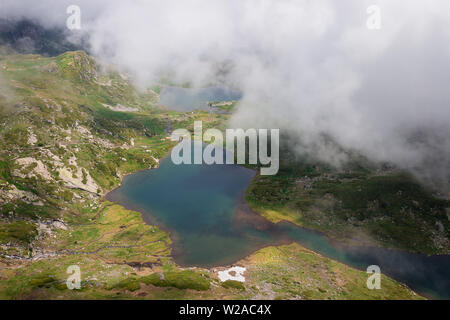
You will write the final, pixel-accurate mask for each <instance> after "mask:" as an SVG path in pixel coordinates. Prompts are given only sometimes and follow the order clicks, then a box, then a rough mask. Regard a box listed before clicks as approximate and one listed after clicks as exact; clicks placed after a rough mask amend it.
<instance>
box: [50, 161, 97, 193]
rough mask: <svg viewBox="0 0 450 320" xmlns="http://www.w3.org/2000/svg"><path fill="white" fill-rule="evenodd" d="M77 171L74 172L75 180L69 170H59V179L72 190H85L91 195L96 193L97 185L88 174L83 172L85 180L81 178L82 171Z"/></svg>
mask: <svg viewBox="0 0 450 320" xmlns="http://www.w3.org/2000/svg"><path fill="white" fill-rule="evenodd" d="M77 169H78V171H77V172H75V176H76V177H75V178H74V175H73V173H72V172H71V171H69V169H67V168H65V167H64V168H59V169H58V172H59V178H60V179H61V180H63V181H64V182H65V184H66V186H67V187H69V188H72V189H81V190H85V191H88V192H91V193H97V191H98V190H99V186H98V185H97V183H95V181H94V179H92V177H91V175H90V174H89V172H87V171H85V174H86V178H85V179H84V178H83V171H82V170H81V169H80V168H78V167H77Z"/></svg>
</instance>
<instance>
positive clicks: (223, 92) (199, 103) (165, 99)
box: [159, 86, 242, 111]
mask: <svg viewBox="0 0 450 320" xmlns="http://www.w3.org/2000/svg"><path fill="white" fill-rule="evenodd" d="M241 98H242V94H241V93H240V92H239V91H237V90H233V89H230V88H227V87H221V86H219V87H208V88H199V89H191V88H180V87H164V88H163V89H162V90H161V94H160V98H159V104H161V105H163V106H166V107H167V108H169V109H171V110H177V111H193V110H195V109H201V110H208V108H209V107H208V104H207V103H208V102H211V101H231V100H239V99H241Z"/></svg>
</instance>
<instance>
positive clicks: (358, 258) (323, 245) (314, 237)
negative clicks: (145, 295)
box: [106, 156, 450, 299]
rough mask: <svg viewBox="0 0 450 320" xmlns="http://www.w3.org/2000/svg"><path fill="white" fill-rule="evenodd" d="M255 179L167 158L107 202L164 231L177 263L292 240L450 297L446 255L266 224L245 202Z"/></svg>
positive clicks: (214, 262)
mask: <svg viewBox="0 0 450 320" xmlns="http://www.w3.org/2000/svg"><path fill="white" fill-rule="evenodd" d="M255 174H256V172H255V171H253V170H250V169H247V168H244V167H241V166H237V165H206V164H203V165H184V164H182V165H174V164H173V163H172V161H171V159H170V156H168V157H166V158H164V159H163V160H162V161H161V163H160V167H159V168H158V169H154V170H144V171H140V172H137V173H135V174H132V175H128V176H126V177H125V178H124V179H123V183H122V186H121V187H120V188H117V189H115V190H113V191H111V192H110V193H108V194H107V195H106V199H108V200H110V201H114V202H118V203H119V204H121V205H123V206H124V207H126V208H128V209H131V210H136V211H139V212H141V213H142V215H143V218H144V220H145V221H146V222H147V223H149V224H156V225H158V226H160V227H161V228H162V229H163V230H166V231H169V232H170V236H171V238H172V240H173V242H174V244H173V257H174V260H175V261H176V262H177V263H178V264H180V265H182V266H201V267H212V266H224V265H228V264H232V263H234V262H236V261H238V260H240V259H242V258H244V257H246V256H247V255H249V254H251V253H252V252H254V251H256V250H257V249H259V248H262V247H264V246H267V245H277V244H284V243H290V242H292V241H296V242H298V243H299V244H301V245H302V246H304V247H306V248H309V249H311V250H313V251H315V252H317V253H320V254H322V255H325V256H327V257H330V258H332V259H335V260H338V261H340V262H343V263H345V264H347V265H350V266H353V267H356V268H359V269H361V270H365V269H366V268H367V267H368V266H369V265H372V264H375V265H378V266H380V268H381V271H382V272H383V273H384V274H387V275H389V276H391V277H392V278H394V279H396V280H398V281H400V282H403V283H405V284H407V285H408V286H409V287H410V288H412V289H414V290H416V291H417V292H419V293H421V294H424V295H427V296H429V297H433V298H445V299H450V256H448V255H445V256H444V255H443V256H425V255H420V254H412V253H407V252H403V251H396V250H387V249H382V248H369V247H350V246H344V245H341V244H339V243H337V242H335V241H331V240H330V239H328V238H327V237H326V236H324V235H323V234H321V233H318V232H314V231H311V230H308V229H305V228H301V227H297V226H295V225H293V224H291V223H287V222H281V223H278V224H273V223H270V222H269V221H267V220H266V219H264V218H262V217H261V216H259V215H258V214H256V213H254V212H252V211H251V210H250V209H249V208H248V206H247V205H246V204H245V202H244V201H243V196H244V191H245V189H246V188H247V187H248V185H249V183H250V181H251V179H252V178H253V177H254V176H255Z"/></svg>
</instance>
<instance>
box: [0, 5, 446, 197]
mask: <svg viewBox="0 0 450 320" xmlns="http://www.w3.org/2000/svg"><path fill="white" fill-rule="evenodd" d="M71 4H76V5H78V6H79V7H80V8H81V13H82V28H81V30H76V31H68V37H69V39H77V38H79V37H80V36H88V39H89V45H90V51H91V52H92V53H93V54H94V55H96V56H97V57H99V58H100V59H102V60H104V61H106V62H108V63H112V64H115V65H117V66H118V67H119V68H121V69H122V70H123V71H126V72H128V73H129V74H130V75H132V77H133V79H135V80H136V82H137V83H138V84H140V85H141V86H149V85H151V84H152V83H154V82H155V81H158V79H160V78H161V77H163V76H170V77H172V78H173V79H175V80H176V81H179V82H180V83H181V82H186V81H188V82H190V83H192V84H194V85H197V86H202V85H206V84H217V83H226V84H228V85H230V86H235V87H239V88H240V89H241V90H242V92H243V94H244V97H243V99H242V101H241V102H240V103H239V106H238V110H237V113H236V114H235V115H234V116H233V118H232V122H231V123H232V125H233V126H235V127H253V128H279V129H280V130H281V132H282V133H283V132H285V133H288V134H289V142H290V144H291V146H292V149H293V150H295V151H296V152H298V153H299V154H304V153H308V154H309V155H312V156H314V157H316V158H317V159H318V160H321V161H326V162H328V163H330V164H332V165H335V166H340V165H342V164H343V163H345V162H346V161H347V160H348V155H347V154H348V153H347V152H343V151H342V150H351V151H356V152H358V153H360V154H362V155H364V156H366V157H368V158H369V159H371V160H374V161H380V162H386V161H387V162H392V163H394V164H396V165H397V166H399V167H401V168H404V169H408V170H410V171H411V172H413V173H414V174H415V175H416V176H417V177H418V178H420V179H421V180H422V181H423V182H424V183H425V184H427V185H430V186H433V187H436V188H438V189H440V190H441V191H443V192H449V190H450V182H449V181H450V139H449V137H450V93H449V85H450V2H448V1H446V0H435V1H432V2H430V1H425V0H410V1H400V0H385V1H376V0H373V1H361V0H353V1H350V0H344V1H341V0H340V1H337V0H336V1H327V0H318V1H307V0H303V1H302V0H295V1H288V0H281V1H280V0H272V1H269V0H266V1H264V0H244V1H242V0H240V1H237V0H227V1H225V0H223V1H207V0H202V1H201V0H184V1H174V0H166V1H164V2H163V1H143V0H142V1H137V0H135V1H126V2H125V1H118V0H117V1H112V0H111V1H96V2H95V4H94V3H92V1H86V0H83V1H77V3H73V2H72V1H58V3H57V4H55V3H54V1H49V0H42V1H39V2H38V3H36V2H33V1H20V3H19V2H17V1H12V0H6V1H5V0H4V1H3V4H2V6H0V9H1V10H2V12H3V18H5V17H6V18H11V19H13V18H14V19H17V18H20V17H26V18H29V19H35V20H37V21H39V22H40V23H42V24H44V25H46V26H61V27H64V26H65V22H66V19H67V17H68V14H67V13H66V8H67V7H68V6H69V5H71ZM370 5H378V6H379V8H380V9H381V28H380V29H378V30H370V29H368V28H367V26H366V22H367V19H368V18H369V14H367V12H366V10H367V8H368V7H369V6H370ZM330 140H332V141H334V143H330V142H329V141H330Z"/></svg>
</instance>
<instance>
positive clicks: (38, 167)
mask: <svg viewBox="0 0 450 320" xmlns="http://www.w3.org/2000/svg"><path fill="white" fill-rule="evenodd" d="M16 164H17V165H19V166H20V168H19V169H16V170H14V172H13V175H14V176H17V177H21V178H33V177H35V176H36V175H39V176H40V177H41V178H43V179H45V180H51V179H52V176H51V174H50V172H49V171H48V169H47V166H46V165H45V164H44V163H43V162H42V161H41V160H36V159H34V158H31V157H27V158H20V159H17V160H16ZM33 164H35V167H34V168H32V169H31V170H30V171H29V172H25V173H24V172H23V171H24V170H26V169H27V168H28V167H29V166H31V165H33Z"/></svg>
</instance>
